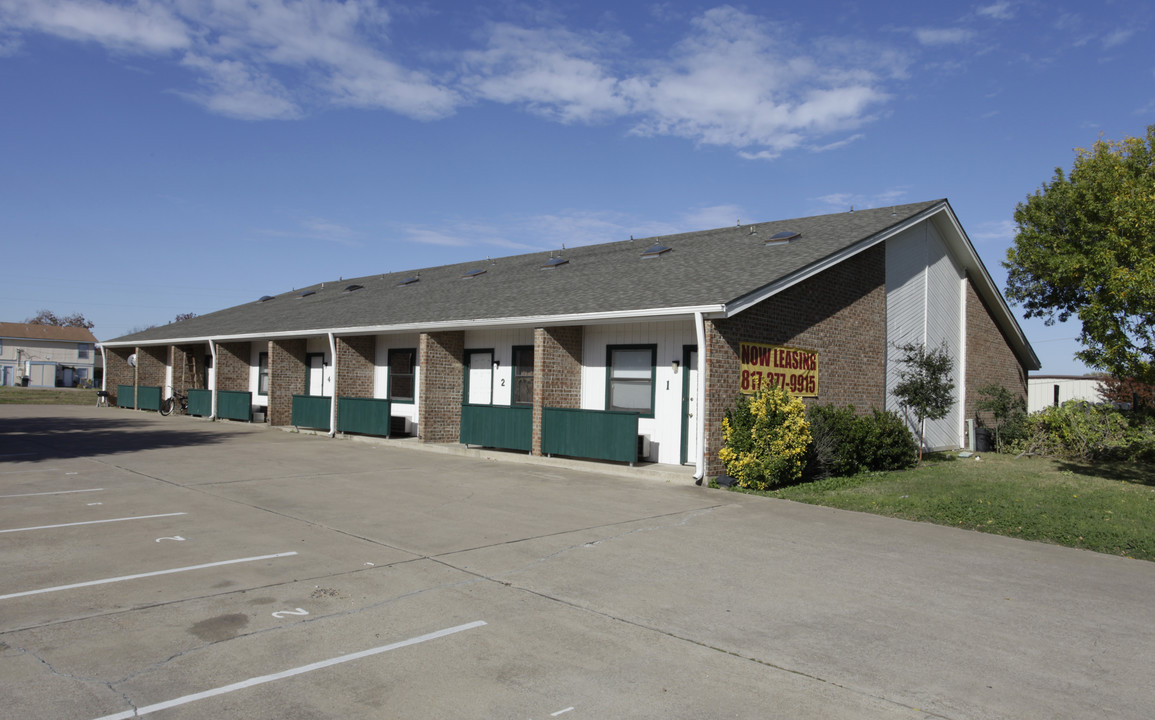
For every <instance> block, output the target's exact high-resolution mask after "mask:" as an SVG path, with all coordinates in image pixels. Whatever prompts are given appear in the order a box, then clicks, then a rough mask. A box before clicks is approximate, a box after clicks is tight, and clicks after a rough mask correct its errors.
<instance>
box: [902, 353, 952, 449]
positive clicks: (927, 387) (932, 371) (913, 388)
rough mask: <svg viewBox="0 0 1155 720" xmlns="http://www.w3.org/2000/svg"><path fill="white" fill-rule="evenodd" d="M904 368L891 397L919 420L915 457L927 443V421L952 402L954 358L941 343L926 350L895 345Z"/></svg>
mask: <svg viewBox="0 0 1155 720" xmlns="http://www.w3.org/2000/svg"><path fill="white" fill-rule="evenodd" d="M895 349H897V350H898V352H899V353H900V357H899V360H898V361H899V362H900V363H901V364H902V366H903V369H902V370H899V371H898V377H899V382H898V384H897V385H895V386H894V390H893V393H894V396H895V397H896V398H898V402H899V404H900V405H901V406H902V408H903V410H904V411H905V412H906V414H907V417H909V416H910V415H912V414H913V415H914V417H915V419H916V420H917V422H918V459H919V461H920V462H921V461H922V449H923V447H925V445H926V442H925V440H926V421H927V420H940V419H942V418H944V417H946V414H947V413H948V412H950V409H951V406H953V405H954V395H952V394H951V391H952V390H954V382H953V381H952V380H951V379H950V375H951V372H952V371H953V370H954V360H953V359H952V358H951V356H950V353H948V352H947V349H946V344H945V343H944V344H943V345H942V346H940V347H939V348H938V349H936V350H927V349H926V346H925V345H923V344H922V343H907V344H905V345H896V346H895Z"/></svg>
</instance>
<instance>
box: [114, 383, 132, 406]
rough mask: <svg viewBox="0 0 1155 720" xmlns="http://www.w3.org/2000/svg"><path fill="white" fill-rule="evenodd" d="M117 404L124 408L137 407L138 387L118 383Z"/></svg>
mask: <svg viewBox="0 0 1155 720" xmlns="http://www.w3.org/2000/svg"><path fill="white" fill-rule="evenodd" d="M116 406H117V407H122V408H134V407H136V388H134V387H133V386H132V385H117V386H116Z"/></svg>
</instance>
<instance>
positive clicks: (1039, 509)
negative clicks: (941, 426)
mask: <svg viewBox="0 0 1155 720" xmlns="http://www.w3.org/2000/svg"><path fill="white" fill-rule="evenodd" d="M981 458H982V459H981V460H975V459H974V458H968V459H964V458H959V457H958V456H957V454H954V453H951V454H935V455H930V456H928V457H927V458H926V459H924V460H923V463H922V465H921V466H919V467H917V468H914V469H912V470H903V471H898V472H883V473H863V474H860V475H856V476H853V477H846V478H829V479H826V480H821V481H818V482H814V483H809V484H803V485H795V486H791V487H787V488H781V489H779V490H775V491H771V492H762V493H757V494H759V495H767V496H769V497H777V498H783V499H786V500H796V501H798V502H806V503H811V504H814V505H825V506H828V507H835V508H841V509H844V510H858V511H861V512H869V513H875V514H877V515H887V516H890V517H897V518H905V519H907V520H917V521H922V522H931V523H936V524H939V525H951V526H953V527H960V528H966V529H968V530H979V531H981V532H989V533H995V534H998V535H1007V536H1010V537H1017V538H1023V539H1025V540H1038V541H1042V542H1049V543H1055V544H1057V545H1066V546H1069V547H1076V548H1084V549H1086V550H1094V551H1096V552H1102V553H1109V554H1112V555H1122V556H1125V557H1130V558H1139V559H1142V560H1155V466H1150V465H1138V464H1131V463H1096V464H1081V463H1072V462H1067V461H1063V460H1052V459H1047V458H1015V457H1013V456H1006V455H995V454H994V453H990V454H983V455H981ZM741 492H751V491H745V490H741Z"/></svg>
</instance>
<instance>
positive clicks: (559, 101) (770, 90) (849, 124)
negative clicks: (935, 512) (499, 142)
mask: <svg viewBox="0 0 1155 720" xmlns="http://www.w3.org/2000/svg"><path fill="white" fill-rule="evenodd" d="M655 11H657V10H655ZM659 16H664V17H674V16H671V15H669V14H668V13H666V14H665V15H662V13H659ZM405 17H406V18H409V19H410V21H412V22H419V21H423V20H424V21H426V22H428V20H427V18H426V17H425V16H424V15H422V14H421V13H416V14H407V15H406V16H405ZM536 17H537V19H536V22H538V23H549V24H545V25H541V24H539V25H524V26H522V25H515V24H511V23H502V22H494V23H491V24H489V25H485V26H484V27H483V28H481V29H480V30H479V31H478V34H477V37H479V38H481V43H482V46H481V47H480V48H479V49H472V50H470V49H466V50H455V51H452V52H442V53H439V54H438V53H437V52H436V50H437V49H436V47H435V46H433V45H429V46H428V50H429V55H427V56H416V55H412V54H410V56H406V55H405V53H404V52H403V51H401V50H399V49H398V48H397V47H396V44H395V43H394V42H393V41H392V39H391V37H390V33H391V32H403V31H405V30H408V29H409V28H408V26H406V27H403V28H394V25H395V20H394V18H393V17H392V16H391V14H390V12H388V11H386V10H384V9H382V7H381V6H380V5H379V2H378V0H340V1H338V0H292V1H289V0H0V27H3V28H4V29H5V30H6V32H7V33H8V35H6V36H5V37H4V38H2V39H0V52H12V51H13V50H12V49H13V48H14V47H16V43H18V42H19V39H20V35H21V34H23V33H29V32H37V33H46V34H50V35H55V36H57V37H62V38H68V39H73V40H81V41H87V42H95V43H99V44H101V45H104V46H105V47H107V48H109V49H111V50H116V51H124V50H129V51H132V52H136V53H142V54H151V55H153V56H156V57H158V58H161V59H162V60H168V61H171V62H174V63H179V64H180V66H181V67H183V68H184V69H186V70H188V71H191V72H192V73H193V74H194V79H195V82H196V87H180V88H176V89H174V90H173V92H174V93H176V94H178V95H180V96H181V97H185V98H188V99H190V100H192V101H194V102H196V103H198V104H200V105H202V106H203V107H205V108H206V109H208V110H209V111H211V112H214V113H218V114H222V115H227V116H229V117H234V118H241V119H246V120H265V119H292V118H297V117H301V116H303V115H305V114H307V113H308V112H309V111H310V110H311V109H313V107H315V106H318V105H336V106H342V107H358V108H370V109H374V108H378V109H384V110H388V111H391V112H395V113H398V114H401V115H405V116H407V117H411V118H416V119H422V120H433V119H438V118H443V117H446V116H448V115H451V114H452V113H454V112H455V111H456V109H457V108H458V107H460V106H461V105H462V104H464V103H468V102H479V101H482V102H493V103H501V104H506V105H512V106H515V107H519V108H523V109H525V110H526V111H528V112H532V113H535V114H538V115H541V116H543V117H546V118H549V119H551V120H554V121H557V122H563V123H594V122H609V121H620V122H625V123H627V124H628V127H629V132H631V133H633V134H635V135H639V136H657V135H666V136H673V137H680V138H685V139H688V140H691V141H693V142H697V143H701V144H707V145H717V146H722V147H730V148H735V149H737V150H739V151H740V152H741V154H742V156H743V157H749V158H757V159H772V158H774V157H777V156H778V155H780V154H781V153H783V152H786V151H788V150H792V149H800V148H808V147H809V148H817V149H826V150H829V149H833V148H836V147H839V146H840V144H839V142H834V143H829V142H827V143H825V144H823V142H822V138H823V137H824V136H826V135H829V134H832V133H845V132H848V131H853V130H855V129H857V128H858V127H860V126H862V125H864V124H866V123H868V122H870V121H871V120H873V119H874V118H875V116H876V114H877V113H878V112H879V111H880V109H881V108H882V107H883V106H884V105H885V103H886V102H887V101H888V100H889V99H890V97H891V93H890V92H889V91H888V89H887V85H888V83H890V82H892V81H894V80H895V79H901V78H903V77H904V76H905V74H906V67H907V65H908V64H909V63H908V59H907V58H906V56H905V55H904V54H902V53H900V52H897V51H895V50H892V49H889V48H885V47H881V46H878V45H873V44H871V43H868V42H866V41H863V40H858V39H854V38H836V37H822V38H818V39H817V40H814V41H812V42H809V43H803V42H802V41H799V40H797V39H796V35H797V34H796V33H795V32H793V31H791V30H789V29H788V28H785V27H783V26H780V25H777V24H775V23H772V22H769V21H767V20H765V19H764V18H762V17H759V16H756V15H753V14H750V13H747V12H744V11H741V10H738V9H735V8H734V7H731V6H721V7H716V8H713V9H710V10H707V11H705V12H703V13H701V14H699V15H697V16H696V17H694V18H692V20H691V21H690V23H689V25H688V29H687V31H686V33H685V34H684V35H683V37H682V38H681V39H680V40H676V41H674V42H673V43H672V44H671V45H669V46H668V48H666V49H665V50H664V51H663V50H661V49H659V50H658V52H657V54H656V55H654V56H652V57H638V56H636V55H635V56H633V57H630V56H628V55H627V51H628V50H630V49H632V47H633V46H632V45H631V40H630V38H627V37H625V36H624V35H622V34H620V33H615V32H592V31H578V30H572V29H569V28H566V27H563V26H561V25H559V24H558V20H557V19H556V15H553V14H550V13H545V14H539V15H538V16H536ZM526 22H529V21H526ZM670 22H679V21H678V20H670ZM674 27H676V26H674ZM920 32H923V33H929V34H928V35H926V37H928V38H934V37H938V38H939V40H938V41H939V42H944V41H945V40H943V39H942V38H945V37H946V36H945V35H941V33H951V32H958V31H933V30H927V31H920ZM936 32H937V33H940V35H935V34H934V33H936ZM647 47H652V46H647ZM434 68H440V70H436V69H434ZM840 142H846V141H840Z"/></svg>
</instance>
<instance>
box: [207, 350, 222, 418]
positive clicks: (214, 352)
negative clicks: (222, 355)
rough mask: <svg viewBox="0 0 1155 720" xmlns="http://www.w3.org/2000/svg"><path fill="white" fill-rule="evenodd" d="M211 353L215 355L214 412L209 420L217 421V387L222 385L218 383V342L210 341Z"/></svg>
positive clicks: (210, 414)
mask: <svg viewBox="0 0 1155 720" xmlns="http://www.w3.org/2000/svg"><path fill="white" fill-rule="evenodd" d="M209 352H211V353H212V355H213V409H212V412H210V413H209V420H216V419H217V386H218V385H220V383H219V382H217V379H218V378H217V341H216V340H209Z"/></svg>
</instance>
